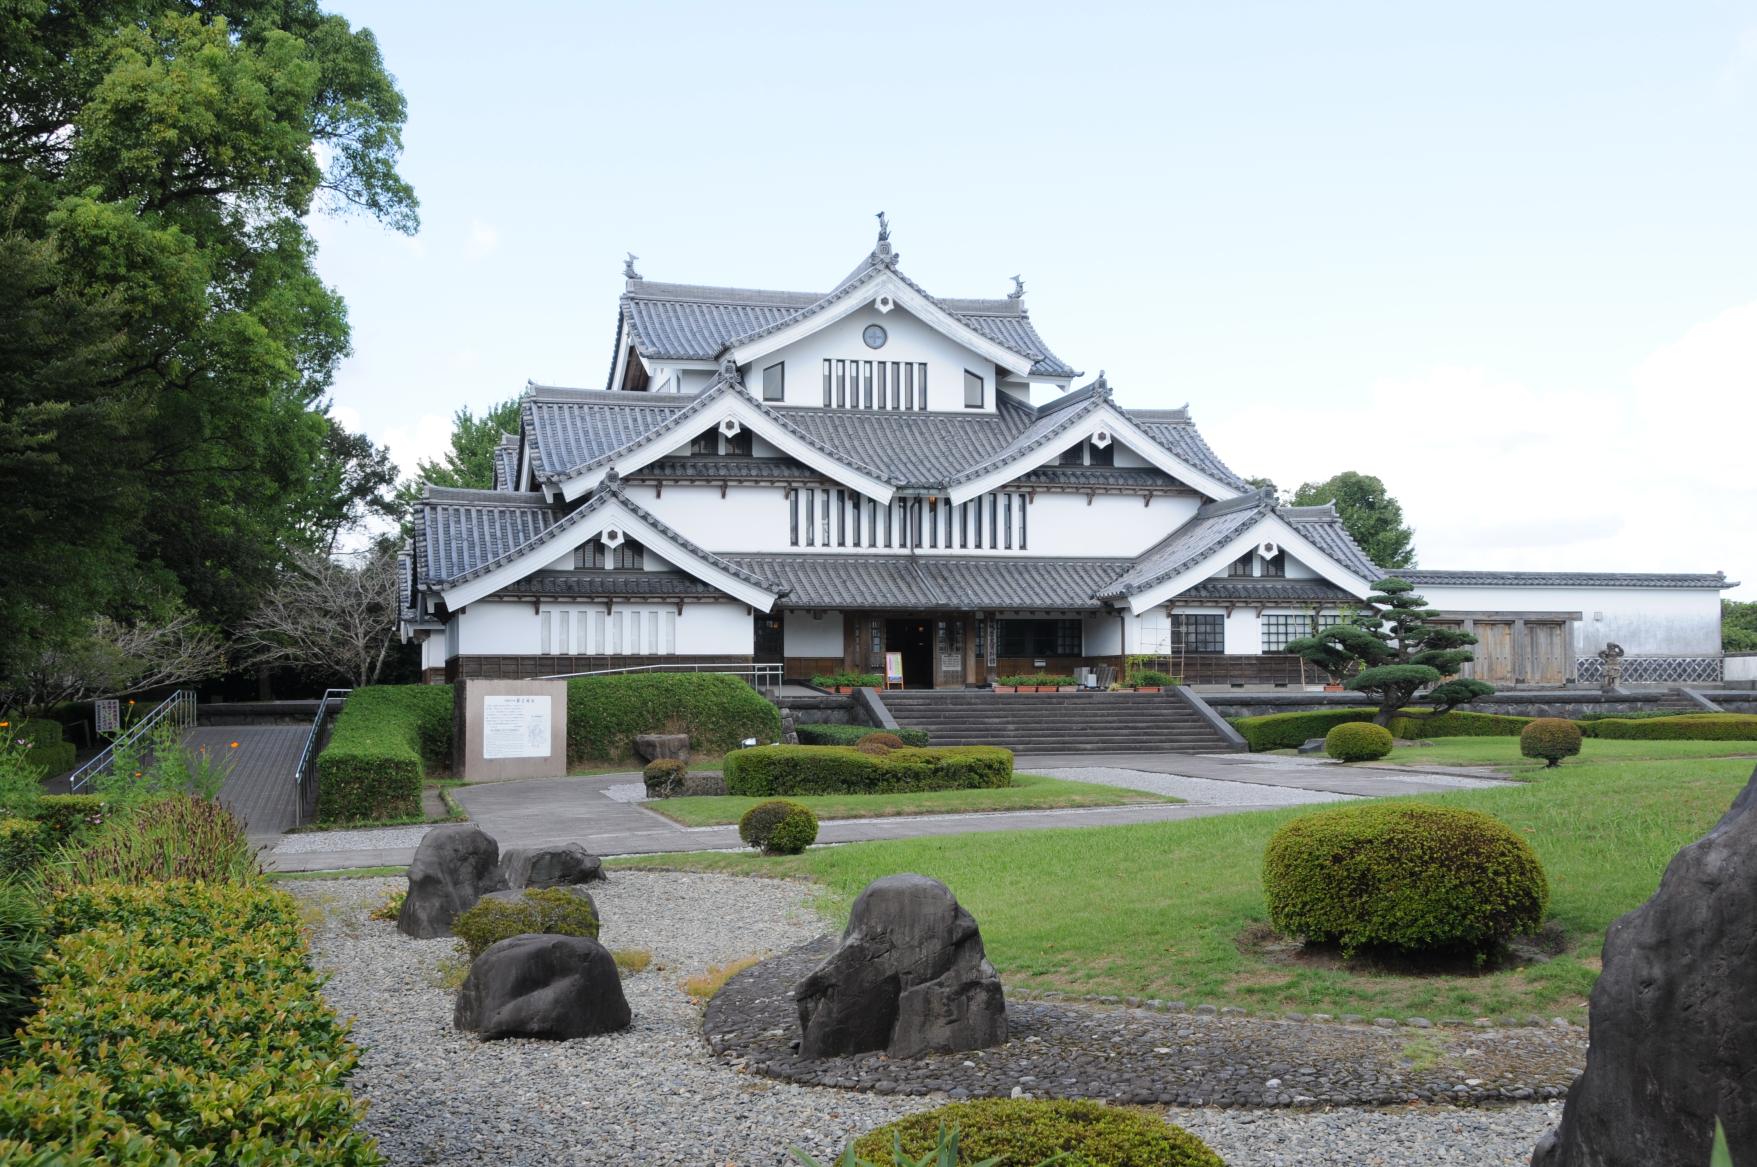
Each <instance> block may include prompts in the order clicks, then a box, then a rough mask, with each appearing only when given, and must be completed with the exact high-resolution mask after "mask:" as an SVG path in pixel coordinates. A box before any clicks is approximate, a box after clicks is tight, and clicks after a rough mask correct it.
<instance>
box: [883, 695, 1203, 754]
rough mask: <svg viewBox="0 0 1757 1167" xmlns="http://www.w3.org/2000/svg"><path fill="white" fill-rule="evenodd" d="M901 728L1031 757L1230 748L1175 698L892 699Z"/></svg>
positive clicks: (941, 742)
mask: <svg viewBox="0 0 1757 1167" xmlns="http://www.w3.org/2000/svg"><path fill="white" fill-rule="evenodd" d="M884 702H885V705H886V707H887V708H888V709H889V710H890V712H891V715H892V716H893V717H895V718H896V719H897V723H898V724H899V725H902V726H907V727H910V728H915V729H923V730H926V731H927V733H928V735H929V737H930V739H931V740H932V741H933V742H934V743H936V744H938V745H999V746H1007V747H1009V748H1011V749H1013V750H1015V751H1018V752H1028V753H1082V754H1085V753H1092V754H1097V753H1195V752H1206V751H1211V750H1225V749H1226V748H1227V746H1226V743H1225V742H1224V741H1223V740H1222V739H1221V737H1220V735H1219V734H1217V733H1216V732H1215V731H1214V730H1213V728H1212V727H1211V726H1209V724H1208V723H1207V722H1206V721H1205V720H1204V719H1203V718H1201V717H1200V716H1198V715H1197V714H1196V712H1195V711H1194V710H1193V709H1191V708H1190V707H1189V706H1188V705H1187V704H1185V703H1184V701H1183V700H1182V699H1181V698H1180V697H1179V696H1178V695H1177V694H1175V693H1090V692H1086V693H989V692H981V691H971V690H943V691H937V692H936V691H923V690H914V691H911V692H907V693H898V692H891V693H887V694H885V695H884Z"/></svg>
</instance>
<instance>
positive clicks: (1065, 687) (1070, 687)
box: [1049, 685, 1080, 693]
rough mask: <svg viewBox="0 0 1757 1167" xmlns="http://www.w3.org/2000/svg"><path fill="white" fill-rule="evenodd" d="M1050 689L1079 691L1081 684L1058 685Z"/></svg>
mask: <svg viewBox="0 0 1757 1167" xmlns="http://www.w3.org/2000/svg"><path fill="white" fill-rule="evenodd" d="M1049 691H1050V692H1051V693H1078V692H1079V691H1080V686H1078V685H1057V686H1056V687H1055V688H1053V689H1051V690H1049Z"/></svg>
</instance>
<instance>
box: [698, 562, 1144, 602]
mask: <svg viewBox="0 0 1757 1167" xmlns="http://www.w3.org/2000/svg"><path fill="white" fill-rule="evenodd" d="M726 558H727V559H729V560H731V561H732V562H734V563H737V564H738V565H739V566H740V567H742V568H744V569H745V570H746V571H749V572H751V573H752V574H755V575H760V576H764V577H766V578H768V579H770V580H773V581H774V582H775V583H776V584H778V585H782V586H785V587H786V589H787V591H786V593H785V595H784V596H783V598H782V601H781V603H782V606H784V607H788V608H914V609H962V610H968V609H973V608H974V609H1010V610H1030V611H1045V610H1051V609H1056V610H1065V609H1094V608H1098V607H1099V606H1100V605H1099V603H1098V601H1097V600H1096V599H1095V598H1094V593H1096V592H1097V591H1098V589H1099V588H1101V587H1103V586H1104V584H1105V583H1106V582H1108V581H1109V580H1112V579H1114V578H1116V576H1117V575H1118V574H1119V573H1120V572H1121V571H1122V570H1123V569H1124V568H1126V567H1128V565H1129V561H1128V560H1126V559H955V558H940V557H937V556H930V555H923V556H908V555H831V554H817V555H728V556H727V557H726Z"/></svg>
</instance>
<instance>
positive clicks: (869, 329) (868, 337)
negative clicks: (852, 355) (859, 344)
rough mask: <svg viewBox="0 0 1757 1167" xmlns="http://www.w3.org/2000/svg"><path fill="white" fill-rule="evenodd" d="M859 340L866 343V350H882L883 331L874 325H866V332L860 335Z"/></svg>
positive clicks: (883, 342)
mask: <svg viewBox="0 0 1757 1167" xmlns="http://www.w3.org/2000/svg"><path fill="white" fill-rule="evenodd" d="M860 339H862V340H864V341H865V342H866V347H867V348H884V347H885V340H886V337H885V330H884V329H883V328H881V327H879V326H878V325H876V324H868V325H867V326H866V331H865V332H863V333H861V334H860Z"/></svg>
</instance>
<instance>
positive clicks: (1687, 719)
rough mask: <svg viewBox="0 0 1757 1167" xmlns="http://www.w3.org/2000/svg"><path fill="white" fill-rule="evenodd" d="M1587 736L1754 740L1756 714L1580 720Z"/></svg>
mask: <svg viewBox="0 0 1757 1167" xmlns="http://www.w3.org/2000/svg"><path fill="white" fill-rule="evenodd" d="M1580 728H1581V730H1582V731H1583V732H1584V733H1585V734H1586V736H1587V737H1602V738H1616V739H1621V740H1624V741H1631V740H1633V741H1697V742H1742V741H1757V713H1685V714H1680V715H1679V716H1677V717H1641V718H1616V717H1606V718H1600V719H1599V720H1597V721H1587V722H1582V723H1581V726H1580Z"/></svg>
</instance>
